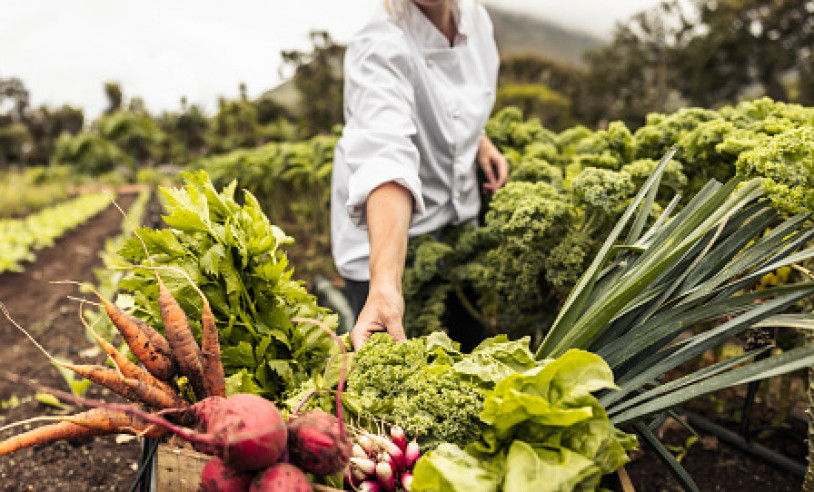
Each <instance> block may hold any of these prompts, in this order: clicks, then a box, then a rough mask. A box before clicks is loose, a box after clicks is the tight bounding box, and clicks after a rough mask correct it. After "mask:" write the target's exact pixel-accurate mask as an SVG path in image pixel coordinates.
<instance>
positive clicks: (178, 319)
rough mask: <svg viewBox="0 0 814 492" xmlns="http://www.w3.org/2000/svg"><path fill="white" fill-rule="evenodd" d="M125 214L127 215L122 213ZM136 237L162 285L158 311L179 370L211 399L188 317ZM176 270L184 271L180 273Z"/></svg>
mask: <svg viewBox="0 0 814 492" xmlns="http://www.w3.org/2000/svg"><path fill="white" fill-rule="evenodd" d="M119 210H121V209H119ZM122 213H124V212H123V211H122ZM133 234H135V236H136V237H137V238H138V239H139V241H141V246H142V247H143V248H144V254H145V255H147V259H148V261H149V262H150V266H151V268H153V273H155V278H156V280H157V281H158V307H159V308H160V309H161V319H162V320H163V321H164V335H165V336H166V337H167V341H168V342H169V345H170V350H171V353H172V356H173V359H175V364H176V365H177V366H178V371H179V372H180V373H181V374H182V375H184V376H186V377H187V379H189V383H190V385H192V391H193V392H194V393H195V396H196V397H198V398H199V399H204V398H206V397H207V396H211V395H210V394H209V393H208V389H207V384H206V382H205V378H204V369H203V364H202V363H201V351H200V348H199V347H198V343H197V342H196V341H195V337H194V336H193V335H192V331H191V330H190V329H189V320H187V315H186V313H184V310H183V309H181V306H180V305H179V304H178V301H176V300H175V298H174V297H173V296H172V293H171V292H170V290H169V289H168V288H167V286H166V285H164V282H163V281H162V280H161V277H160V276H159V275H158V270H157V269H158V267H156V266H155V262H154V261H153V257H152V256H150V251H149V249H148V248H147V243H145V242H144V239H143V238H142V237H141V236H140V235H139V234H138V232H136V231H133ZM174 269H176V270H178V271H180V269H177V268H174ZM185 275H186V274H185ZM187 278H189V277H187ZM190 283H192V285H193V286H194V287H195V288H196V289H197V288H198V287H197V286H196V285H195V283H194V282H192V279H190ZM199 292H200V291H199ZM213 320H214V318H213ZM216 334H217V331H216ZM218 361H220V348H218ZM224 392H225V383H224Z"/></svg>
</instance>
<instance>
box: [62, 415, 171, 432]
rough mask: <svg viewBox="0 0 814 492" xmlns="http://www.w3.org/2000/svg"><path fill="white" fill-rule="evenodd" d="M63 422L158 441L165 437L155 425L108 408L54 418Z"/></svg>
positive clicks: (161, 430)
mask: <svg viewBox="0 0 814 492" xmlns="http://www.w3.org/2000/svg"><path fill="white" fill-rule="evenodd" d="M56 418H57V419H58V420H61V421H63V422H71V423H73V424H78V425H81V426H83V427H87V428H89V429H96V430H102V431H109V432H111V433H113V432H115V433H117V434H132V435H134V436H141V437H149V438H152V439H160V438H162V437H164V436H166V435H167V433H168V432H167V431H166V430H164V429H161V428H159V427H158V426H156V425H155V424H148V423H146V422H144V420H142V419H141V418H139V417H136V416H135V415H132V414H128V413H126V412H123V411H121V410H113V409H110V408H92V409H90V410H88V411H85V412H82V413H78V414H76V415H68V416H60V417H56Z"/></svg>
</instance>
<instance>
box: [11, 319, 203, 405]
mask: <svg viewBox="0 0 814 492" xmlns="http://www.w3.org/2000/svg"><path fill="white" fill-rule="evenodd" d="M0 311H2V312H3V314H4V315H5V316H6V318H7V319H8V320H9V321H10V322H11V324H13V325H14V326H15V327H16V328H17V329H18V330H20V331H21V332H23V333H24V334H25V336H27V337H28V338H29V340H31V342H33V343H34V345H35V346H36V347H37V348H38V349H40V351H42V353H43V354H45V356H46V357H48V358H49V359H50V360H51V362H52V363H54V364H56V365H58V366H60V367H64V368H66V369H68V370H71V371H73V372H75V373H77V374H79V375H80V376H82V377H83V378H85V379H88V380H90V381H92V382H94V383H96V384H99V385H102V386H104V387H106V388H107V389H109V390H111V391H113V392H114V393H116V394H118V395H121V396H123V397H125V398H127V399H128V400H132V401H135V402H142V403H145V404H147V405H149V406H153V407H158V408H177V407H183V406H186V405H188V403H187V402H186V401H184V400H183V399H181V397H180V396H178V395H177V394H175V393H174V392H170V393H167V392H165V391H164V390H162V389H161V388H157V387H154V386H150V385H148V384H146V383H144V382H142V381H138V380H136V379H132V378H127V377H125V376H124V375H123V374H122V373H121V372H120V371H119V370H117V369H111V368H109V367H103V366H96V365H91V364H71V363H69V362H62V361H60V360H57V359H56V358H54V356H52V355H51V354H49V353H48V351H47V350H45V349H44V348H43V346H42V345H40V344H39V343H38V342H37V341H36V340H35V339H34V337H32V336H31V334H30V333H28V332H27V331H26V330H25V329H24V328H23V327H22V326H20V325H19V324H18V323H17V322H16V321H14V319H13V318H12V317H11V315H10V314H9V312H8V309H6V306H5V304H3V303H0Z"/></svg>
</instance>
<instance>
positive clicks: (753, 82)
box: [574, 0, 814, 127]
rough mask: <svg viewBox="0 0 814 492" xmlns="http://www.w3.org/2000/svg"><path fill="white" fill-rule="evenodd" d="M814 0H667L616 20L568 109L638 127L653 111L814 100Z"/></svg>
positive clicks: (589, 58)
mask: <svg viewBox="0 0 814 492" xmlns="http://www.w3.org/2000/svg"><path fill="white" fill-rule="evenodd" d="M813 45H814V2H812V1H811V0H744V1H737V2H733V1H729V2H720V1H712V0H691V1H684V0H667V1H665V2H662V3H660V4H659V5H658V6H657V7H654V8H652V9H650V10H646V11H643V12H641V13H639V14H637V15H635V16H633V17H632V18H631V19H630V20H629V21H627V22H624V23H621V24H620V25H618V26H617V28H616V31H615V33H614V36H613V39H612V41H611V43H610V44H608V45H607V46H606V47H604V48H602V49H600V50H597V51H594V52H592V53H589V54H588V55H587V56H586V62H587V69H586V79H585V81H584V84H585V87H584V89H583V90H582V91H581V95H582V97H581V98H580V99H579V100H578V101H577V100H575V101H574V102H575V108H574V112H575V114H576V115H577V117H578V118H579V119H580V120H582V121H585V122H588V123H592V124H593V123H597V124H600V125H601V124H602V122H604V121H612V120H623V121H625V123H627V124H628V125H629V126H631V127H638V126H641V125H642V124H644V122H645V118H646V116H647V114H648V113H650V112H672V111H674V110H676V109H678V108H679V107H685V106H699V107H705V108H711V109H714V108H716V107H719V106H722V105H725V104H732V103H736V102H738V101H739V100H741V99H744V98H747V99H748V98H753V97H756V96H760V95H766V96H768V97H770V98H772V99H773V100H776V101H783V102H799V103H803V104H809V105H810V104H811V103H812V101H814V70H812V68H814V52H812V50H811V46H813Z"/></svg>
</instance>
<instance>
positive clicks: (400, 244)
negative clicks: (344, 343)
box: [350, 182, 413, 350]
mask: <svg viewBox="0 0 814 492" xmlns="http://www.w3.org/2000/svg"><path fill="white" fill-rule="evenodd" d="M366 206H367V232H368V238H369V240H370V291H369V292H368V294H367V301H365V306H364V307H363V308H362V312H360V313H359V318H358V319H357V320H356V326H354V327H353V330H351V333H350V341H351V343H352V344H353V348H354V350H359V349H360V348H362V345H364V344H365V342H367V341H368V339H369V338H370V336H371V335H372V334H373V333H375V332H377V331H386V332H387V333H389V334H390V336H392V337H393V339H394V340H396V341H403V340H406V337H405V336H404V328H403V327H402V324H401V323H402V322H401V319H402V317H403V316H404V297H403V296H402V294H401V277H402V275H403V274H404V257H405V254H406V252H407V236H408V231H409V227H410V215H411V214H412V211H413V196H412V195H411V194H410V192H409V191H407V189H406V188H404V187H403V186H401V185H399V184H397V183H395V182H387V183H384V184H383V185H381V186H379V187H378V188H376V189H375V190H373V191H372V192H371V193H370V195H369V196H368V197H367V205H366Z"/></svg>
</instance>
